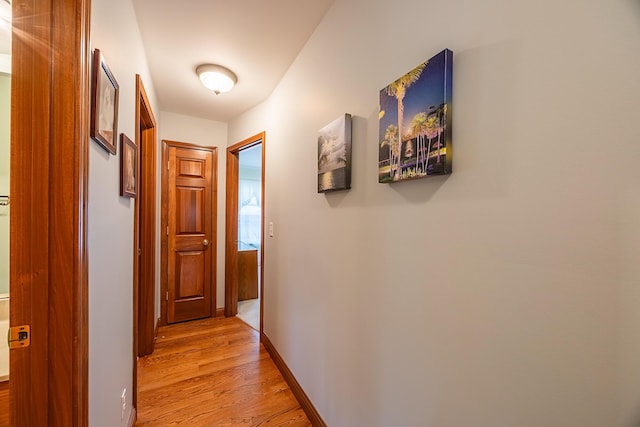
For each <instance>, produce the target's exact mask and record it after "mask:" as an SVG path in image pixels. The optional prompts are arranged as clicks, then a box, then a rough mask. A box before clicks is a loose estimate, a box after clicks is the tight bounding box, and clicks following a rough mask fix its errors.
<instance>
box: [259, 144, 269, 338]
mask: <svg viewBox="0 0 640 427" xmlns="http://www.w3.org/2000/svg"><path fill="white" fill-rule="evenodd" d="M260 139H262V198H261V199H262V203H261V206H260V209H261V211H260V221H261V226H262V228H261V230H260V268H259V272H260V332H261V333H262V331H264V227H265V216H264V211H265V209H264V207H265V200H266V194H265V177H266V175H265V171H264V170H265V163H266V162H265V160H266V158H267V157H266V155H265V153H266V152H267V135H266V133H265V132H262V133H260Z"/></svg>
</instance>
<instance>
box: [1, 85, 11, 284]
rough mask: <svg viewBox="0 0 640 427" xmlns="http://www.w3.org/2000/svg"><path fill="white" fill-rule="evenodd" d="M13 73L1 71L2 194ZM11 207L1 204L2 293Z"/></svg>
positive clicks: (6, 276) (5, 192) (6, 174)
mask: <svg viewBox="0 0 640 427" xmlns="http://www.w3.org/2000/svg"><path fill="white" fill-rule="evenodd" d="M10 124H11V75H9V74H4V73H2V72H0V196H7V195H9V163H10V157H9V155H10V152H11V151H10V147H9V145H10V141H11V139H10V137H11V132H10ZM9 209H10V206H0V295H1V294H8V293H9Z"/></svg>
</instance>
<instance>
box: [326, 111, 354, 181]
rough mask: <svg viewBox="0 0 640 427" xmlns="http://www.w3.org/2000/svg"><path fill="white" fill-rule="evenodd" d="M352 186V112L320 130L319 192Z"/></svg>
mask: <svg viewBox="0 0 640 427" xmlns="http://www.w3.org/2000/svg"><path fill="white" fill-rule="evenodd" d="M350 188H351V114H348V113H345V114H344V115H343V116H340V117H338V118H337V119H336V120H334V121H332V122H331V123H329V124H328V125H326V126H325V127H323V128H322V129H320V130H319V131H318V193H326V192H330V191H338V190H348V189H350Z"/></svg>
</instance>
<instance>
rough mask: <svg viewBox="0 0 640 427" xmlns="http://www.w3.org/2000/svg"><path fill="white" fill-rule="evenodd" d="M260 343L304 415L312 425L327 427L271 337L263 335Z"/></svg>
mask: <svg viewBox="0 0 640 427" xmlns="http://www.w3.org/2000/svg"><path fill="white" fill-rule="evenodd" d="M260 342H261V343H262V345H264V348H265V349H266V350H267V352H268V353H269V355H270V356H271V359H273V363H275V364H276V366H277V367H278V370H279V371H280V373H281V374H282V376H283V377H284V380H285V381H286V382H287V384H289V388H291V392H292V393H293V395H294V396H295V398H296V399H297V400H298V403H300V407H301V408H302V410H303V411H304V413H305V414H307V418H309V421H311V424H312V425H313V426H314V427H327V424H326V423H325V422H324V420H323V419H322V417H321V416H320V414H319V413H318V411H317V410H316V408H315V406H313V403H312V402H311V399H309V396H307V394H306V393H305V392H304V390H303V389H302V386H301V385H300V383H299V382H298V380H296V377H295V376H294V375H293V372H291V370H290V369H289V367H288V366H287V364H286V363H285V361H284V359H283V358H282V356H280V353H278V350H276V348H275V346H274V345H273V343H272V342H271V340H270V339H269V337H267V336H266V335H265V334H264V333H261V334H260Z"/></svg>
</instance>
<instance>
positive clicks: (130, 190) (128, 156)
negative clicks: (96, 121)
mask: <svg viewBox="0 0 640 427" xmlns="http://www.w3.org/2000/svg"><path fill="white" fill-rule="evenodd" d="M137 166H138V148H137V147H136V144H135V143H134V142H133V141H131V140H130V139H129V138H127V135H125V134H124V133H121V134H120V195H121V196H122V197H136V194H137V193H138V191H137V185H138V184H137V183H138V179H137V178H138V168H137Z"/></svg>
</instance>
